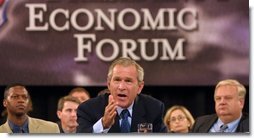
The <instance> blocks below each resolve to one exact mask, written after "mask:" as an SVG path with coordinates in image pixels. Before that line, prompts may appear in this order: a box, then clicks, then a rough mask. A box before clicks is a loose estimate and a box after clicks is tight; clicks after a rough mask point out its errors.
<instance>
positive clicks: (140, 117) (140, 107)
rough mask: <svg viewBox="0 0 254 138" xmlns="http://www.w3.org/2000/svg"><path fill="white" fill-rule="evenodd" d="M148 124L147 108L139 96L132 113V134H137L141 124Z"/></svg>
mask: <svg viewBox="0 0 254 138" xmlns="http://www.w3.org/2000/svg"><path fill="white" fill-rule="evenodd" d="M144 122H147V118H146V114H145V107H144V103H143V101H142V99H141V98H140V97H139V96H137V98H136V100H135V102H134V105H133V111H132V121H131V132H137V130H138V127H137V125H138V124H139V123H144Z"/></svg>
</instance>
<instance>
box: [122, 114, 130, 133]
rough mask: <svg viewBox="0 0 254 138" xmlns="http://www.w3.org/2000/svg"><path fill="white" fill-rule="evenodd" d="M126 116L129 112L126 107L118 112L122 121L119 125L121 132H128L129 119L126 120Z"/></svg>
mask: <svg viewBox="0 0 254 138" xmlns="http://www.w3.org/2000/svg"><path fill="white" fill-rule="evenodd" d="M128 116H130V113H129V111H128V109H124V110H123V111H122V112H121V114H120V117H121V119H122V123H121V126H120V127H121V132H122V133H128V132H130V124H129V121H128Z"/></svg>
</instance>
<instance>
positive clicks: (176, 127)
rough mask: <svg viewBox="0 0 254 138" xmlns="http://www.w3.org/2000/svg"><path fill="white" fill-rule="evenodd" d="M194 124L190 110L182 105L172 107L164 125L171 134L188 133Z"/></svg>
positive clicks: (168, 111) (165, 117)
mask: <svg viewBox="0 0 254 138" xmlns="http://www.w3.org/2000/svg"><path fill="white" fill-rule="evenodd" d="M194 122H195V121H194V118H193V116H192V115H191V113H190V112H189V110H188V109H187V108H186V107H184V106H181V105H175V106H172V107H171V108H169V109H168V110H167V113H166V115H165V116H164V123H165V125H166V126H167V128H168V132H171V133H188V132H189V131H190V130H191V128H192V126H193V124H194Z"/></svg>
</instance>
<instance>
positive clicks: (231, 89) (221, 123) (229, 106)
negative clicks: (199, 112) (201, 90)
mask: <svg viewBox="0 0 254 138" xmlns="http://www.w3.org/2000/svg"><path fill="white" fill-rule="evenodd" d="M245 95H246V89H245V87H244V86H243V85H242V84H240V83H239V82H238V81H236V80H223V81H220V82H219V83H218V84H217V85H216V88H215V93H214V101H215V111H216V114H212V115H205V116H202V117H199V118H197V119H196V122H195V124H194V126H193V129H192V132H194V133H207V132H244V133H246V132H247V133H249V116H248V114H245V113H243V112H242V109H243V106H244V100H245Z"/></svg>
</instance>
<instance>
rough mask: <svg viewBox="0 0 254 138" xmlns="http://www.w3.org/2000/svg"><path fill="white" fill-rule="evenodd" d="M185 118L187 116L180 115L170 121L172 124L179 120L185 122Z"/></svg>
mask: <svg viewBox="0 0 254 138" xmlns="http://www.w3.org/2000/svg"><path fill="white" fill-rule="evenodd" d="M185 118H186V117H185V116H181V115H179V116H177V117H172V118H170V120H169V121H170V122H172V123H174V122H176V120H178V121H183V120H184V119H185Z"/></svg>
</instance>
